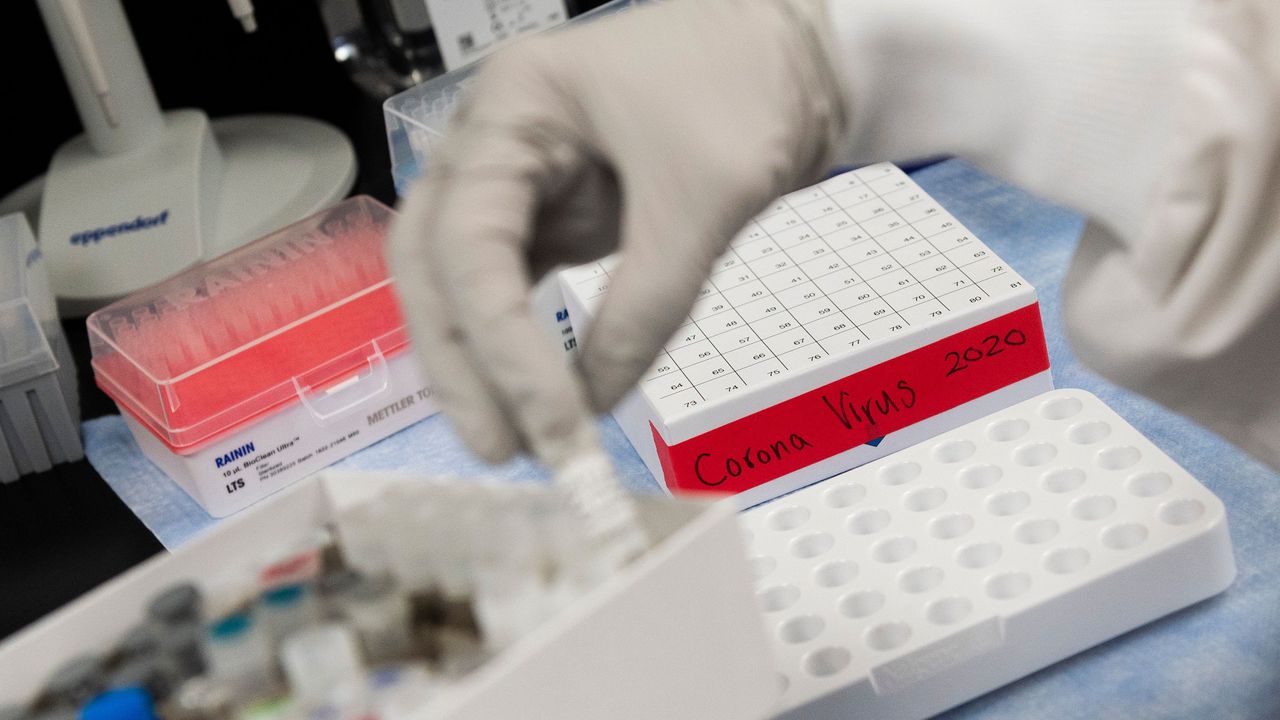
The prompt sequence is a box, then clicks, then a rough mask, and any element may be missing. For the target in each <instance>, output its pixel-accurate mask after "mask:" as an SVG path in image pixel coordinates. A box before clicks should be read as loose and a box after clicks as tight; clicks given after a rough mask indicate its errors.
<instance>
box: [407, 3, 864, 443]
mask: <svg viewBox="0 0 1280 720" xmlns="http://www.w3.org/2000/svg"><path fill="white" fill-rule="evenodd" d="M825 27H826V20H825V9H824V5H823V0H673V1H671V2H666V3H662V4H660V5H654V6H650V7H643V8H640V9H636V10H632V11H628V12H626V13H623V14H621V15H619V16H618V17H616V18H607V19H603V20H599V21H595V22H591V23H588V24H586V25H584V26H581V27H578V28H573V29H569V30H565V31H561V32H554V33H549V34H546V35H543V36H539V37H537V38H533V39H530V40H527V41H523V42H520V43H517V44H515V45H513V46H511V47H510V48H509V49H506V50H504V51H501V52H499V53H498V54H496V55H495V56H493V57H492V58H490V59H489V60H487V61H486V63H485V66H484V67H483V68H482V69H481V70H480V71H479V73H478V75H477V77H476V80H475V83H474V85H473V86H472V90H471V94H470V95H469V96H468V98H467V99H466V100H465V101H464V102H463V104H462V107H461V108H460V109H459V110H458V113H457V115H456V116H455V118H454V119H453V125H452V127H451V130H450V132H449V133H448V136H447V138H446V140H445V143H444V146H443V148H442V149H441V151H440V152H439V153H438V155H437V157H436V159H435V160H434V164H433V166H432V167H431V168H430V170H429V172H428V175H427V177H426V179H425V180H424V181H421V182H419V183H418V184H417V185H415V186H414V187H413V188H412V189H411V190H410V191H409V193H408V196H407V197H406V198H405V201H404V203H403V206H402V208H401V215H400V218H399V219H398V220H397V222H396V223H395V225H394V227H393V228H392V231H391V235H390V258H391V261H392V271H393V273H394V274H395V276H396V280H397V283H398V287H399V292H400V293H401V296H402V299H403V302H404V306H405V312H406V313H407V315H408V319H409V324H410V328H411V331H412V334H413V337H414V342H415V345H416V348H417V352H418V354H419V355H420V357H421V358H422V362H423V364H424V365H425V367H426V369H427V372H428V376H429V377H430V378H431V379H432V383H433V387H434V388H435V392H436V398H437V400H438V402H439V403H440V405H441V407H442V408H443V409H444V410H445V412H446V413H447V414H448V415H449V416H450V417H451V418H452V420H453V421H454V423H455V425H456V427H457V429H458V432H459V434H460V435H461V436H462V437H463V439H464V440H465V441H466V442H467V444H468V445H469V446H470V447H471V448H472V449H473V450H474V451H475V452H477V453H478V454H479V455H481V456H482V457H484V458H486V459H488V460H490V461H499V460H503V459H506V458H507V457H509V456H510V455H512V454H513V453H514V452H516V451H517V450H519V449H521V448H525V449H530V450H532V451H533V452H534V453H535V454H536V455H538V456H539V458H540V459H541V460H543V461H544V462H547V463H549V464H551V465H552V466H553V467H558V466H560V465H561V464H563V462H564V461H565V460H566V459H567V458H568V457H570V456H572V455H573V454H575V453H581V452H583V451H585V450H587V449H588V448H590V447H591V446H594V444H595V436H594V423H593V422H592V416H593V412H592V411H593V410H594V411H602V410H605V409H608V408H609V407H611V406H612V405H613V404H614V403H616V402H617V401H618V400H619V399H620V398H621V396H622V395H623V394H624V393H625V392H626V391H627V390H628V389H629V388H630V387H631V386H632V385H633V384H634V383H635V382H636V381H637V380H638V379H639V377H640V375H641V374H642V373H643V372H644V371H645V370H646V369H647V367H648V366H649V365H650V363H651V362H652V361H653V359H654V357H655V356H656V355H657V353H658V351H659V350H660V349H661V348H662V346H663V345H664V343H665V342H666V341H667V340H668V339H669V337H670V336H671V334H672V333H673V332H674V331H675V330H676V328H677V327H679V324H680V322H681V321H682V319H683V318H684V317H685V316H686V314H687V313H688V311H689V309H690V307H691V306H692V304H693V302H694V300H695V297H696V294H697V292H698V290H699V288H700V287H701V286H702V284H703V283H704V282H705V280H706V278H707V276H708V275H709V273H710V269H711V263H712V261H714V260H715V259H716V257H718V256H719V255H720V254H721V253H722V252H723V251H724V250H725V248H726V246H727V245H728V243H729V241H730V240H731V238H732V237H733V236H734V234H735V233H736V232H737V231H738V230H740V229H741V228H742V226H743V225H745V223H746V222H747V220H749V219H750V218H751V217H752V216H754V215H755V214H756V213H758V212H759V211H760V210H762V209H763V208H764V207H765V205H766V204H767V203H768V202H769V201H770V200H772V199H773V198H775V197H776V196H778V195H780V194H783V193H784V192H788V191H791V190H794V189H797V188H799V187H802V186H804V185H805V184H808V183H810V182H812V181H814V180H816V179H817V178H818V177H819V175H820V173H821V172H822V171H824V170H825V169H826V168H827V167H828V161H829V159H830V155H831V153H832V149H833V148H834V147H835V146H836V145H837V143H838V142H839V140H840V138H841V136H842V134H843V132H844V128H845V125H846V118H845V117H844V114H843V110H842V108H843V103H842V101H841V97H840V92H841V91H840V89H839V83H838V78H837V77H836V75H835V70H834V69H833V66H832V64H831V62H830V60H829V59H828V58H829V56H830V50H829V48H828V45H829V43H830V42H831V40H830V39H829V38H827V37H826V36H825V33H826V30H825ZM618 249H621V251H622V262H621V263H620V265H619V267H618V270H617V271H616V272H615V274H614V276H613V278H612V282H611V290H610V292H609V294H608V295H607V297H606V298H605V299H604V301H603V304H602V306H601V308H600V312H599V314H598V316H597V318H596V320H595V323H594V325H593V326H592V327H591V328H590V329H589V331H588V333H587V336H586V337H585V339H581V340H582V342H581V344H580V348H581V360H580V363H579V367H578V371H577V372H576V373H575V371H574V370H573V369H571V368H570V367H569V366H568V365H567V364H566V363H565V362H564V360H563V359H562V357H560V355H559V353H558V351H557V350H556V349H555V348H554V347H552V345H551V344H550V343H548V342H547V341H546V339H545V338H544V337H543V336H542V335H541V334H540V331H539V330H538V328H537V326H536V325H535V323H534V320H533V317H532V315H531V312H530V307H529V300H528V298H529V290H530V287H531V283H532V282H534V281H535V280H536V279H537V278H538V277H540V276H541V275H542V274H544V273H546V272H547V271H549V270H551V269H552V268H554V267H555V266H557V265H562V264H573V263H582V262H587V261H589V260H593V259H597V258H600V257H602V256H604V255H607V254H609V253H611V252H613V251H614V250H618Z"/></svg>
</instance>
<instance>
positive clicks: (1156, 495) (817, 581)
mask: <svg viewBox="0 0 1280 720" xmlns="http://www.w3.org/2000/svg"><path fill="white" fill-rule="evenodd" d="M744 524H745V526H746V528H747V530H746V532H747V536H748V539H749V545H750V546H751V548H752V550H751V552H752V554H753V559H752V564H753V566H754V568H755V571H756V576H757V582H758V599H759V601H760V606H761V609H762V611H763V613H764V617H765V620H766V623H767V626H768V630H769V633H770V635H771V636H772V637H773V639H774V646H775V651H776V652H775V655H776V657H777V658H778V669H779V683H780V684H781V685H782V687H783V688H784V690H783V693H782V701H781V706H780V708H779V710H780V711H781V712H782V715H781V717H783V718H786V719H787V720H791V719H792V718H795V719H797V720H798V719H800V718H804V720H826V719H828V718H830V719H831V720H834V719H835V718H850V717H858V718H875V719H876V720H885V719H886V718H912V719H915V718H925V717H929V716H931V715H934V714H936V713H939V712H941V711H943V710H946V709H947V708H950V707H953V706H955V705H958V704H960V703H962V702H965V701H966V700H969V699H971V698H974V697H976V696H978V695H981V694H983V693H985V692H987V691H989V690H992V689H995V688H997V687H1000V686H1002V685H1004V684H1006V683H1009V682H1011V681H1013V680H1015V679H1017V678H1019V677H1022V676H1023V675H1027V674H1030V673H1032V672H1034V671H1035V670H1038V669H1040V668H1042V667H1044V666H1046V665H1049V664H1051V663H1054V662H1057V661H1058V660H1061V659H1064V658H1066V657H1069V656H1071V655H1074V654H1076V653H1078V652H1080V651H1082V650H1084V649H1086V648H1088V647H1091V646H1093V645H1096V644H1098V643H1101V642H1103V641H1105V640H1107V639H1110V638H1112V637H1115V636H1116V635H1119V634H1121V633H1124V632H1126V631H1128V630H1131V629H1133V628H1135V627H1138V626H1139V625H1143V624H1144V623H1147V622H1150V621H1151V620H1154V619H1156V618H1159V617H1162V616H1164V615H1166V614H1168V613H1171V612H1173V611H1175V610H1178V609H1179V608H1182V607H1185V606H1187V605H1190V604H1192V603H1194V602H1197V601H1199V600H1203V599H1205V598H1207V597H1210V596H1212V595H1215V594H1217V593H1219V592H1221V591H1223V590H1224V589H1225V588H1226V587H1227V586H1228V585H1229V584H1230V583H1231V581H1232V579H1233V578H1234V577H1235V562H1234V559H1233V557H1232V551H1231V539H1230V536H1229V535H1228V533H1227V523H1226V515H1225V510H1224V508H1223V505H1222V502H1221V501H1220V500H1218V498H1217V497H1215V496H1214V495H1213V494H1212V493H1211V492H1209V490H1207V489H1206V488H1205V487H1204V486H1203V485H1201V484H1200V483H1199V482H1197V481H1196V480H1195V478H1193V477H1191V475H1190V474H1188V473H1187V471H1186V470H1184V469H1182V468H1181V467H1179V466H1178V465H1177V463H1175V462H1174V461H1173V460H1171V459H1170V458H1169V457H1168V456H1167V455H1165V454H1164V453H1163V452H1161V451H1160V450H1159V449H1158V448H1157V447H1156V446H1155V445H1153V444H1152V443H1151V441H1149V440H1147V439H1146V438H1145V437H1143V436H1142V435H1141V434H1140V433H1139V432H1138V431H1137V430H1135V429H1134V428H1133V427H1132V426H1130V425H1129V424H1128V423H1126V422H1125V421H1124V420H1123V419H1121V418H1120V416H1118V415H1116V413H1115V412H1114V411H1112V410H1111V409H1110V408H1108V407H1107V406H1106V405H1104V404H1103V403H1102V401H1100V400H1099V399H1098V398H1096V397H1094V396H1093V395H1090V394H1089V393H1087V392H1083V391H1080V390H1057V391H1053V392H1049V393H1045V394H1043V395H1040V396H1038V397H1035V398H1032V399H1030V400H1027V401H1025V402H1022V403H1019V404H1017V405H1014V406H1012V407H1010V408H1009V409H1008V410H1005V411H1002V412H999V413H996V414H994V415H991V416H989V417H986V418H983V419H981V420H978V421H975V422H973V423H970V424H968V425H965V426H962V427H960V428H958V429H956V430H954V431H952V432H948V433H944V434H942V435H940V436H938V437H936V438H933V439H932V440H929V441H927V442H924V443H921V444H919V445H916V446H914V447H911V448H908V449H906V450H903V451H901V452H898V453H895V454H893V455H890V456H888V457H886V458H884V459H883V460H880V461H878V462H875V463H872V464H869V465H864V466H862V467H860V468H857V469H855V470H851V471H849V472H847V473H844V474H842V475H837V476H836V477H833V478H831V479H829V480H826V481H823V482H821V483H818V484H816V485H812V486H810V487H808V488H805V489H804V490H801V491H799V492H796V493H794V494H792V495H788V496H786V497H783V498H780V499H778V500H776V501H774V502H772V503H769V504H767V505H762V506H760V507H758V508H756V509H753V510H751V511H748V512H747V513H745V515H744Z"/></svg>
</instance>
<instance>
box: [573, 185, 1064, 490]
mask: <svg viewBox="0 0 1280 720" xmlns="http://www.w3.org/2000/svg"><path fill="white" fill-rule="evenodd" d="M619 262H625V260H619V258H618V257H617V256H611V257H609V258H606V259H604V260H602V261H600V262H595V263H590V264H587V265H583V266H579V267H575V268H570V269H568V270H565V271H563V272H562V273H561V275H560V278H561V284H562V288H563V291H564V297H565V303H566V305H567V307H568V310H569V315H570V320H571V322H572V324H573V327H574V330H575V333H577V334H579V335H581V334H582V333H585V334H586V335H587V336H588V338H589V336H590V332H591V329H590V326H591V323H592V321H593V319H594V318H595V316H596V314H597V313H598V312H599V310H600V307H601V304H602V303H603V302H604V299H605V295H606V293H607V292H608V289H609V282H610V277H611V275H612V273H613V272H614V271H615V270H616V268H617V267H618V263H619ZM713 267H714V270H713V274H712V276H711V279H710V280H709V282H708V283H707V284H706V285H705V286H704V287H703V288H702V290H701V292H700V295H699V298H698V300H697V303H696V304H695V305H694V308H693V310H692V312H691V313H690V315H689V317H688V319H687V321H686V323H685V324H684V325H683V326H682V327H681V328H680V329H679V330H678V331H677V332H676V334H675V336H674V337H673V338H672V339H671V341H670V342H669V343H668V344H667V346H666V347H665V348H664V350H663V352H662V353H661V354H660V355H659V357H658V360H657V362H656V363H655V364H654V365H653V367H652V368H651V369H650V370H649V372H648V373H647V374H646V375H645V377H644V379H643V380H642V382H641V384H640V387H639V388H638V390H637V391H636V392H634V393H632V394H631V395H630V396H629V397H627V398H626V399H624V400H623V402H622V403H621V404H619V406H618V407H617V408H616V409H615V410H614V416H615V417H616V418H617V420H618V422H619V424H620V425H621V426H622V429H623V431H624V432H625V433H626V434H627V436H628V438H629V439H630V440H631V443H632V445H634V446H635V448H636V450H637V452H638V453H639V454H640V456H641V458H643V459H644V461H645V464H646V465H647V466H648V467H649V470H650V471H651V472H652V473H653V475H654V477H656V478H658V480H659V482H660V483H662V484H663V485H665V487H666V488H667V489H668V490H670V491H673V492H732V493H738V494H739V496H738V497H739V502H740V504H741V505H743V506H750V505H755V504H757V503H760V502H763V501H765V500H769V499H771V498H774V497H777V496H779V495H782V494H785V493H787V492H791V491H793V490H795V489H797V488H800V487H803V486H805V485H808V484H810V483H813V482H816V481H818V480H821V479H823V478H827V477H830V476H832V475H834V474H836V473H838V472H841V471H844V470H847V469H849V468H851V467H856V466H858V465H861V464H863V463H866V462H870V461H872V460H875V459H877V458H880V457H883V456H884V455H887V454H888V453H890V452H893V451H895V450H898V449H901V448H905V447H908V446H910V445H913V444H915V443H918V442H920V441H922V440H924V439H925V438H928V437H931V436H933V435H936V434H938V433H941V432H945V431H946V430H949V429H951V428H954V427H956V426H958V425H961V424H963V423H965V422H968V421H970V420H973V419H974V418H977V417H981V416H983V415H987V414H989V413H992V412H995V411H996V410H999V409H1001V408H1004V407H1008V406H1009V405H1012V404H1014V403H1016V402H1019V401H1021V400H1024V399H1026V398H1028V397H1031V396H1033V395H1036V394H1039V393H1041V392H1044V391H1046V390H1049V389H1052V387H1053V381H1052V378H1051V376H1050V372H1049V358H1048V353H1047V350H1046V347H1045V340H1044V330H1043V326H1042V324H1041V321H1040V311H1039V305H1038V304H1037V301H1036V294H1035V290H1034V289H1033V288H1032V287H1031V285H1030V284H1029V283H1028V282H1027V281H1026V280H1025V279H1023V278H1022V277H1020V276H1019V275H1018V274H1017V273H1016V272H1014V271H1013V269H1012V268H1010V267H1009V266H1008V265H1007V264H1006V263H1004V261H1002V260H1001V259H1000V258H999V257H997V256H996V255H995V253H993V252H992V251H991V250H990V249H989V248H988V247H986V246H985V245H984V244H983V243H982V241H981V240H979V239H978V237H977V236H976V235H974V233H972V232H971V231H969V230H968V229H967V228H965V227H964V226H963V225H961V223H960V222H959V221H958V220H956V219H955V218H954V217H953V216H952V215H950V214H949V213H948V212H947V211H946V210H945V209H943V208H942V206H941V205H939V204H938V203H937V202H936V201H935V200H933V199H932V198H930V197H929V196H928V194H927V193H925V192H924V191H923V190H922V189H921V188H920V187H919V186H918V185H916V183H915V182H914V181H913V180H911V178H910V177H908V176H907V175H906V174H905V173H903V172H902V171H901V170H900V169H898V168H897V167H895V166H893V165H891V164H887V163H883V164H879V165H873V166H869V167H865V168H862V169H859V170H855V171H852V172H848V173H844V174H842V175H838V176H836V177H833V178H831V179H828V180H826V181H824V182H822V183H820V184H818V185H815V186H813V187H810V188H807V189H804V190H801V191H798V192H795V193H792V194H790V195H787V196H785V197H782V198H779V199H778V200H777V201H775V202H774V203H773V204H772V205H771V206H770V207H769V208H768V209H767V210H766V211H765V212H764V213H762V214H761V215H760V216H758V217H756V218H755V219H754V220H752V221H751V222H750V223H749V224H748V225H747V227H746V228H745V229H743V231H742V232H741V233H740V234H739V235H738V236H737V237H736V238H735V239H734V241H733V242H732V244H731V245H730V248H729V250H728V251H727V252H726V253H725V254H724V255H723V256H722V257H720V258H719V259H718V260H717V261H716V263H715V264H714V266H713Z"/></svg>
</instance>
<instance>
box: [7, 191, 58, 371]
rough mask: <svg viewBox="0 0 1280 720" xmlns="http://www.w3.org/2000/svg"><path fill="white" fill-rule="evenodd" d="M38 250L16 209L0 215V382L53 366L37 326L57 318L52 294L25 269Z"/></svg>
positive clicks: (46, 343)
mask: <svg viewBox="0 0 1280 720" xmlns="http://www.w3.org/2000/svg"><path fill="white" fill-rule="evenodd" d="M39 252H40V250H39V249H38V248H37V247H36V243H35V238H34V237H33V236H32V234H31V228H30V227H29V226H28V225H27V221H26V219H25V218H23V216H22V215H21V214H13V215H7V216H5V217H0V387H4V386H7V385H12V384H14V383H19V382H22V381H23V380H29V379H31V378H33V377H35V376H37V375H42V374H44V373H47V372H50V371H52V370H55V369H57V367H58V361H57V360H56V359H55V358H54V356H53V351H52V350H51V349H50V348H49V342H48V340H47V339H46V338H45V331H44V329H43V328H44V327H46V326H47V325H48V324H50V323H57V321H58V317H57V311H56V309H55V307H54V303H53V295H52V293H50V291H49V287H48V282H47V281H46V280H45V279H44V278H43V276H42V275H40V274H34V273H29V272H28V268H30V267H32V266H34V265H35V264H36V262H37V261H38V260H39Z"/></svg>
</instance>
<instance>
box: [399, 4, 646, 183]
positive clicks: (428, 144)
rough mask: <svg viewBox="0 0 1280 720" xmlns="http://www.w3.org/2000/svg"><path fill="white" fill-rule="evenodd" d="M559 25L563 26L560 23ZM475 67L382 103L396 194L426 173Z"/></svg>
mask: <svg viewBox="0 0 1280 720" xmlns="http://www.w3.org/2000/svg"><path fill="white" fill-rule="evenodd" d="M654 1H655V0H613V1H612V2H608V3H605V4H604V5H601V6H600V7H598V8H596V9H594V10H592V11H590V12H587V13H583V14H582V15H579V16H577V17H575V18H573V19H571V20H570V21H569V22H568V23H566V25H569V26H571V25H574V24H576V23H580V22H586V21H589V20H594V19H596V18H601V17H604V16H606V15H612V14H613V13H616V12H619V11H621V10H625V9H627V8H629V7H632V6H639V5H645V4H648V3H650V2H654ZM562 27H563V26H562ZM477 67H478V66H477V65H475V64H473V65H468V66H466V67H463V68H459V69H457V70H454V71H453V72H448V73H445V74H443V75H440V76H438V77H435V78H432V79H431V80H429V81H427V82H425V83H422V84H421V85H418V86H416V87H412V88H409V89H408V90H405V91H404V92H402V93H399V94H397V95H393V96H392V97H390V98H388V99H387V101H386V102H384V103H383V104H382V114H383V118H384V119H385V121H386V125H387V144H388V145H389V146H390V150H391V177H392V179H393V180H394V181H395V185H396V193H397V194H399V195H400V196H402V197H403V196H404V194H405V193H406V192H407V191H408V189H409V186H410V185H411V184H412V183H413V181H414V180H417V179H418V178H419V177H421V176H422V175H423V174H425V173H426V171H427V168H428V167H429V166H430V164H431V156H432V155H434V154H435V151H436V149H437V147H438V145H439V143H440V140H441V138H443V137H444V133H445V128H446V127H447V125H448V123H449V118H451V117H452V116H453V111H454V110H455V109H457V107H458V102H459V101H460V100H461V99H462V98H463V97H464V96H465V95H466V93H467V89H468V85H469V83H470V80H471V76H472V74H473V73H474V72H475V70H476V68H477Z"/></svg>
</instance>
